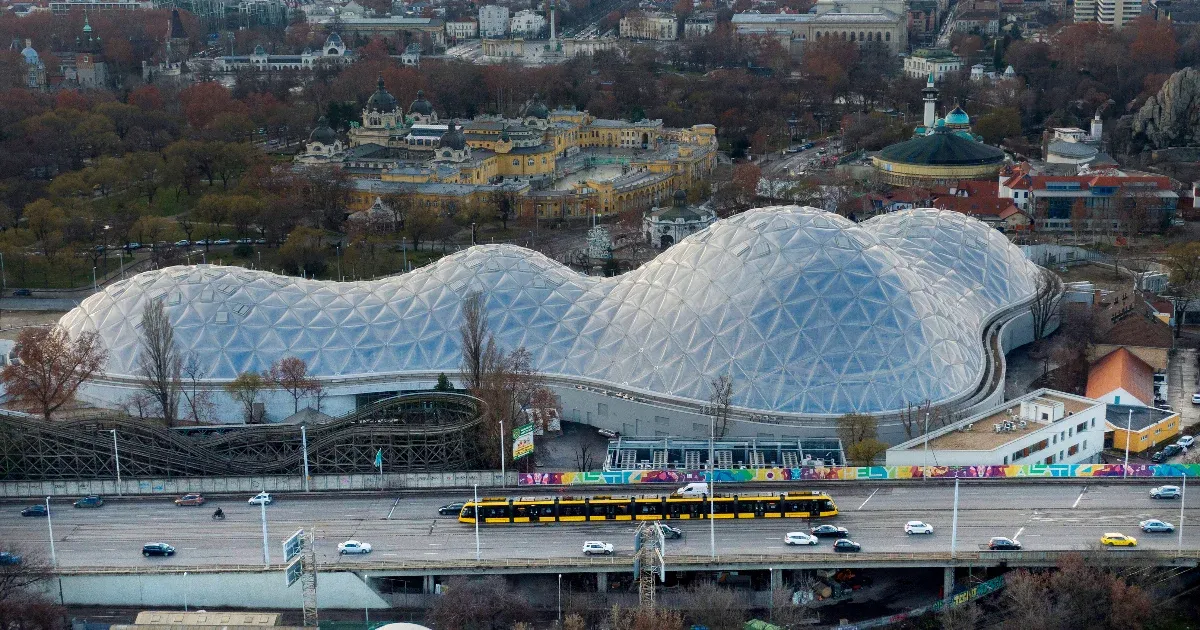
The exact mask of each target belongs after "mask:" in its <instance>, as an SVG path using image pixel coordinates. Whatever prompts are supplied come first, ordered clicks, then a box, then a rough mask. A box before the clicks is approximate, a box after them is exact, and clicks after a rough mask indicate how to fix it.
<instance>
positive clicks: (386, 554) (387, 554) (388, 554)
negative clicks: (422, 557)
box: [383, 553, 400, 557]
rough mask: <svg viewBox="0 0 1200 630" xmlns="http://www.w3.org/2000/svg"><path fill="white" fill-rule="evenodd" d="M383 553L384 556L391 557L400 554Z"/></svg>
mask: <svg viewBox="0 0 1200 630" xmlns="http://www.w3.org/2000/svg"><path fill="white" fill-rule="evenodd" d="M383 555H385V556H392V557H394V556H398V555H400V554H398V553H385V554H383Z"/></svg>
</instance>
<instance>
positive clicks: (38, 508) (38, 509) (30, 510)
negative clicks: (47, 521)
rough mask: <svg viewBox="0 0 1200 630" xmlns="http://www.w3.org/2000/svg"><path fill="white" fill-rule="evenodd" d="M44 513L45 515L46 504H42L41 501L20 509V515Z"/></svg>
mask: <svg viewBox="0 0 1200 630" xmlns="http://www.w3.org/2000/svg"><path fill="white" fill-rule="evenodd" d="M45 515H46V506H44V505H42V504H41V503H39V504H37V505H31V506H29V507H27V508H25V509H24V510H21V516H45Z"/></svg>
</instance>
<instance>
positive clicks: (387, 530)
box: [0, 480, 1200, 609]
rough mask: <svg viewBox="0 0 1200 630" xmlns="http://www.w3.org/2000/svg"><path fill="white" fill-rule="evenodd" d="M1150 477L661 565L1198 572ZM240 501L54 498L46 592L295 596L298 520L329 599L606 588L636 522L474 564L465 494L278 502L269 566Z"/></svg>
mask: <svg viewBox="0 0 1200 630" xmlns="http://www.w3.org/2000/svg"><path fill="white" fill-rule="evenodd" d="M1157 483H1161V480H1160V481H1158V482H1157ZM1153 485H1156V483H1155V482H1152V481H1150V480H1137V481H1133V480H1131V481H1129V482H1126V483H1122V482H1120V481H1119V480H1117V481H1113V480H1086V481H1085V480H1061V481H1054V482H1044V481H1042V482H1008V481H1004V482H981V483H975V484H968V483H964V484H962V485H961V488H960V493H959V509H958V524H957V536H956V544H955V548H954V550H953V552H952V551H951V540H950V539H951V527H952V521H953V504H954V487H953V484H945V483H939V482H932V481H931V482H921V481H913V482H908V483H904V484H888V485H882V486H880V485H866V484H861V485H858V484H856V485H853V486H851V485H838V486H834V487H833V488H832V489H830V492H831V494H832V496H833V497H834V499H835V500H836V501H837V502H838V505H839V508H840V509H841V512H842V513H841V515H839V516H838V517H836V519H833V522H836V523H837V524H838V525H841V526H844V527H846V528H848V529H849V530H850V533H851V538H852V539H854V540H855V541H857V542H859V543H860V544H862V545H863V552H862V553H859V554H834V553H831V549H830V547H829V544H828V543H826V544H823V545H820V546H817V547H786V546H785V545H784V544H783V541H782V539H783V535H784V534H785V533H786V532H788V531H797V530H802V529H805V528H806V527H808V526H809V523H808V522H807V521H804V520H799V519H752V520H738V521H732V520H718V521H716V522H715V534H716V535H715V543H716V552H717V555H716V557H715V558H713V557H711V556H710V539H709V524H708V523H707V522H705V521H674V522H673V524H674V525H676V526H679V527H680V528H681V529H682V530H683V531H684V537H683V538H682V539H681V540H674V541H668V543H667V562H668V567H669V570H672V571H697V572H708V571H740V572H749V573H751V574H754V573H755V572H758V575H759V576H760V577H761V578H768V577H769V579H770V580H771V582H772V583H775V584H778V582H780V581H781V580H782V576H783V573H784V571H787V570H793V569H816V568H894V569H913V568H927V569H941V570H942V572H943V580H944V583H946V584H947V585H951V584H952V580H953V579H954V577H955V572H956V571H960V572H962V573H963V574H964V575H965V572H966V571H968V570H972V569H985V568H988V567H997V566H1002V565H1003V566H1049V565H1053V564H1055V563H1056V562H1057V561H1058V560H1059V558H1060V557H1061V556H1062V555H1063V554H1065V553H1084V554H1086V555H1087V556H1088V557H1089V560H1090V561H1092V562H1097V563H1108V562H1111V563H1115V564H1120V565H1122V566H1128V565H1133V564H1143V565H1156V566H1165V567H1194V566H1196V565H1197V562H1198V561H1200V529H1197V530H1196V531H1195V533H1193V530H1192V528H1191V527H1190V526H1189V525H1188V523H1191V522H1194V520H1195V518H1196V517H1197V516H1200V515H1197V514H1196V512H1195V509H1194V508H1190V507H1187V504H1186V502H1180V501H1162V500H1155V499H1151V498H1150V497H1149V494H1148V489H1149V488H1150V487H1152V486H1153ZM806 487H812V486H806ZM572 492H573V493H575V494H578V493H577V492H575V491H572ZM605 492H606V493H612V492H613V490H612V489H608V490H605ZM487 493H488V495H490V496H494V495H496V494H501V493H502V491H500V490H498V489H489V490H488V491H487ZM512 494H514V495H515V494H521V495H530V494H537V493H536V492H532V491H528V490H519V491H517V490H514V491H513V492H512ZM543 494H546V493H544V492H543ZM247 498H248V497H247V496H243V495H237V496H228V497H212V498H210V502H209V504H208V505H206V506H204V507H201V508H181V507H176V506H175V505H174V504H173V503H172V502H171V501H170V500H169V499H166V498H155V499H146V498H138V499H132V500H125V501H122V500H119V499H109V500H108V501H107V503H106V505H105V506H104V507H102V508H100V509H96V510H84V509H73V508H71V507H70V503H69V502H68V501H67V500H66V499H59V500H52V503H51V506H52V513H53V526H54V539H55V554H56V556H57V560H58V566H59V571H58V572H59V575H60V576H61V589H62V590H61V591H60V592H59V593H55V594H56V595H59V596H60V597H61V599H62V601H63V602H64V603H67V604H103V605H128V606H143V607H148V606H181V605H183V603H185V598H189V599H190V601H188V603H190V604H191V605H195V606H214V607H215V606H242V607H260V608H261V607H278V608H288V607H293V606H299V603H300V593H299V587H293V588H292V589H290V590H288V589H286V588H284V578H283V571H282V565H281V564H279V563H280V561H281V560H282V558H281V551H280V541H281V540H282V539H283V538H285V537H286V536H287V535H289V534H291V533H292V532H293V531H295V530H296V529H299V528H301V527H303V528H307V529H315V531H316V532H317V551H318V563H319V566H320V571H321V577H320V578H319V580H318V583H319V585H320V586H319V589H320V600H321V602H322V604H321V605H322V606H323V607H332V608H354V609H361V608H384V607H388V606H389V605H390V604H389V600H388V599H387V598H386V597H384V596H383V595H382V593H384V592H385V591H386V590H387V589H386V588H384V587H383V585H384V583H385V582H387V581H389V580H408V581H409V583H411V584H415V585H416V586H415V588H416V590H418V591H421V590H423V591H426V592H431V591H432V590H433V588H434V585H435V583H437V582H438V581H441V580H442V579H443V578H446V577H448V576H454V575H479V574H489V573H494V574H521V575H525V576H528V579H536V578H535V577H534V576H537V575H541V576H554V575H557V574H566V575H569V576H576V582H577V583H584V584H591V585H594V586H591V587H590V588H593V589H596V590H600V591H603V590H605V588H604V587H605V586H606V585H607V584H608V583H609V581H610V579H623V578H622V577H621V576H623V574H627V573H630V572H631V570H632V567H631V565H632V543H633V530H634V527H635V525H634V524H632V523H629V522H616V523H581V524H553V525H516V526H485V527H482V528H481V529H480V537H479V559H478V560H476V542H475V529H474V528H473V527H471V526H469V525H463V524H460V523H458V522H457V520H456V519H454V518H452V517H439V516H438V515H437V507H438V506H439V505H441V504H443V503H448V502H450V501H452V500H462V499H466V498H469V497H468V496H466V495H464V494H463V493H461V492H457V493H451V494H450V495H448V496H444V497H440V496H439V497H435V496H401V497H397V496H395V495H391V494H388V495H385V494H369V495H364V494H359V495H350V496H347V495H330V494H323V495H320V496H305V495H285V496H280V497H278V498H277V501H276V503H275V504H273V505H272V506H270V507H269V508H268V509H267V523H268V528H269V543H270V545H269V551H270V554H271V561H272V564H271V565H270V566H269V567H264V564H263V560H262V558H263V555H262V541H263V537H262V525H261V521H260V511H259V509H258V507H257V506H250V505H248V504H247V503H246V499H247ZM216 505H220V506H221V507H222V508H223V509H224V510H225V511H226V513H227V514H228V515H229V516H228V519H227V520H226V521H224V522H214V521H212V520H211V519H210V518H209V515H210V513H211V511H212V509H213V507H214V506H216ZM22 506H23V504H20V503H12V502H9V503H5V504H3V505H2V506H0V541H6V542H9V543H16V544H19V545H20V546H21V547H22V548H23V549H24V550H26V551H27V552H30V551H32V552H40V553H41V554H42V555H43V556H46V557H47V559H48V556H49V550H48V547H49V535H48V527H47V523H46V521H45V519H42V518H22V517H21V516H20V514H19V510H20V508H21V507H22ZM1181 511H1182V515H1183V516H1184V517H1185V518H1184V519H1183V520H1182V521H1181V519H1180V515H1181ZM1146 518H1160V519H1163V520H1166V521H1169V522H1172V523H1175V524H1176V526H1177V527H1178V526H1179V525H1181V524H1182V525H1183V526H1184V527H1183V528H1182V531H1183V535H1182V536H1179V535H1178V534H1177V533H1176V534H1145V533H1142V532H1140V531H1139V530H1138V522H1139V521H1140V520H1143V519H1146ZM908 520H923V521H926V522H928V523H931V524H932V525H933V526H934V528H935V533H934V534H933V535H931V536H924V535H921V536H908V535H906V534H905V533H904V531H903V524H904V523H905V522H906V521H908ZM1109 531H1120V532H1123V533H1125V534H1130V535H1134V536H1136V537H1137V538H1138V540H1139V546H1138V548H1136V549H1101V548H1100V547H1099V544H1098V543H1099V538H1100V536H1101V534H1103V533H1105V532H1109ZM992 536H1008V537H1015V538H1017V539H1019V540H1020V541H1021V542H1022V543H1023V544H1024V546H1025V550H1024V551H1020V552H991V551H987V550H986V543H987V541H988V539H989V538H990V537H992ZM350 538H354V539H357V540H362V541H366V542H369V543H371V544H372V545H373V546H374V552H373V553H371V554H369V555H365V556H339V555H338V554H337V550H336V546H337V543H339V542H341V541H343V540H346V539H350ZM595 539H600V540H606V541H608V542H612V543H613V544H614V545H615V546H616V549H617V553H616V554H615V555H614V556H611V557H593V558H586V557H583V556H582V554H581V549H580V547H581V544H582V542H583V541H584V540H595ZM158 541H162V542H167V543H170V544H172V545H174V546H175V547H176V548H177V549H178V554H177V555H176V556H174V557H172V558H143V557H142V556H141V555H140V550H141V545H142V544H143V543H145V542H158ZM185 572H186V574H185ZM585 575H586V576H595V577H594V578H593V577H586V578H585V577H583V576H585ZM591 580H594V581H591ZM55 586H56V587H57V584H56V585H55ZM55 590H57V589H55Z"/></svg>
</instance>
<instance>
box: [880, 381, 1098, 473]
mask: <svg viewBox="0 0 1200 630" xmlns="http://www.w3.org/2000/svg"><path fill="white" fill-rule="evenodd" d="M1106 408H1107V405H1105V403H1103V402H1100V401H1099V400H1093V399H1091V398H1084V397H1083V396H1075V395H1073V394H1067V393H1064V392H1059V391H1055V390H1051V389H1039V390H1037V391H1035V392H1031V393H1029V394H1025V395H1024V396H1021V397H1020V398H1015V399H1013V400H1010V401H1008V402H1006V403H1004V404H1003V405H1002V406H999V407H996V408H993V409H989V410H987V411H984V412H982V413H979V414H976V415H973V416H971V417H969V418H966V419H963V420H959V421H958V422H955V423H953V424H950V425H948V426H945V427H942V428H939V429H936V430H932V431H930V432H929V433H928V436H927V437H926V436H918V437H915V438H913V439H911V440H909V441H907V442H903V443H901V444H897V445H896V446H893V447H892V448H889V449H888V450H887V453H886V455H885V458H886V464H887V465H888V466H925V465H928V466H1008V465H1017V466H1020V465H1025V464H1091V463H1098V462H1099V461H1100V452H1101V451H1103V450H1104V430H1105V410H1106ZM921 429H923V427H918V431H920V430H921Z"/></svg>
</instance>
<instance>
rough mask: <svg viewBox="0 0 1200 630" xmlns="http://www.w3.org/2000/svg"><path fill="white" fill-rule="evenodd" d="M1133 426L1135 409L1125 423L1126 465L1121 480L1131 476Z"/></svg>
mask: <svg viewBox="0 0 1200 630" xmlns="http://www.w3.org/2000/svg"><path fill="white" fill-rule="evenodd" d="M1131 426H1133V409H1132V408H1131V409H1130V410H1129V419H1128V420H1126V421H1125V465H1124V466H1122V467H1121V478H1122V479H1125V478H1126V477H1128V476H1129V440H1130V437H1129V430H1130V427H1131Z"/></svg>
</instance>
